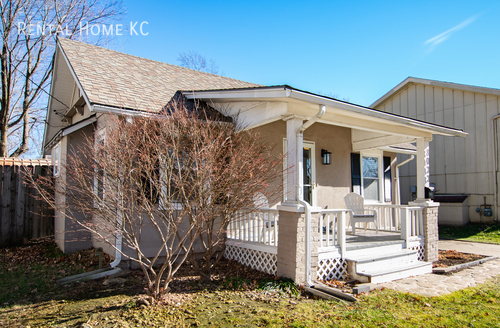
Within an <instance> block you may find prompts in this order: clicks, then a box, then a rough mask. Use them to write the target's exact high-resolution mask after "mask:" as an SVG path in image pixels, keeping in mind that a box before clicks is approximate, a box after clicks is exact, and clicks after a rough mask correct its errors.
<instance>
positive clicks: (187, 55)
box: [177, 50, 219, 74]
mask: <svg viewBox="0 0 500 328" xmlns="http://www.w3.org/2000/svg"><path fill="white" fill-rule="evenodd" d="M177 60H178V61H180V62H181V66H182V67H187V68H191V69H194V70H197V71H201V72H205V73H211V74H219V65H217V63H216V62H215V60H213V59H207V58H206V57H205V56H202V55H200V54H199V53H198V52H196V51H193V50H191V51H189V52H183V53H180V54H179V57H178V58H177Z"/></svg>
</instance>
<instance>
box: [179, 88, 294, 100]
mask: <svg viewBox="0 0 500 328" xmlns="http://www.w3.org/2000/svg"><path fill="white" fill-rule="evenodd" d="M290 93H291V90H290V89H287V88H284V87H275V88H261V89H259V88H257V89H253V88H252V89H246V90H245V89H238V90H230V89H229V90H214V91H211V90H206V91H189V92H183V93H182V94H183V95H184V96H185V97H186V98H187V99H197V98H203V99H242V98H243V99H245V98H287V97H289V96H290Z"/></svg>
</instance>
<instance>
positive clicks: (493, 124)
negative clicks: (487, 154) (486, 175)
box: [491, 114, 500, 220]
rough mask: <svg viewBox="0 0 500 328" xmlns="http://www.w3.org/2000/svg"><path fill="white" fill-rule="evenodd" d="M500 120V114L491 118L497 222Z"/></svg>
mask: <svg viewBox="0 0 500 328" xmlns="http://www.w3.org/2000/svg"><path fill="white" fill-rule="evenodd" d="M499 118H500V114H497V115H495V116H493V117H492V118H491V134H492V135H493V142H492V145H493V153H492V156H491V158H492V161H493V195H494V197H495V198H494V199H493V203H494V204H495V220H498V214H497V209H498V201H497V197H498V196H497V183H498V181H497V147H498V146H497V136H496V129H495V120H497V119H499Z"/></svg>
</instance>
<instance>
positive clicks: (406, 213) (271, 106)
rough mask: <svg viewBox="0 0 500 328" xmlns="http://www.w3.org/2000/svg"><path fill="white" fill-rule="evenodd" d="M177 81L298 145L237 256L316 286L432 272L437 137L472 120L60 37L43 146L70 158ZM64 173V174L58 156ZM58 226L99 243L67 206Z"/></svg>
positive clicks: (233, 246)
mask: <svg viewBox="0 0 500 328" xmlns="http://www.w3.org/2000/svg"><path fill="white" fill-rule="evenodd" d="M178 91H179V92H181V93H182V95H183V96H184V97H185V98H187V99H197V100H202V101H206V102H210V103H213V104H216V105H217V106H221V107H223V108H225V109H227V110H229V111H230V112H232V113H239V114H240V118H242V119H243V120H244V121H245V123H246V124H247V128H249V129H258V130H259V131H260V132H261V135H262V136H263V137H264V138H266V140H269V142H272V143H274V144H278V145H280V147H277V148H276V149H275V152H276V154H279V153H286V154H287V156H286V162H287V163H286V164H285V165H286V166H285V167H289V166H290V165H292V164H293V166H294V167H296V168H297V169H296V170H293V171H290V172H288V174H285V176H284V177H283V179H284V182H285V185H286V191H285V193H284V195H283V199H282V201H281V202H279V203H276V204H269V208H263V209H262V210H261V211H260V212H259V213H256V214H255V215H252V216H248V217H242V218H238V219H237V220H235V221H234V222H233V223H231V225H230V227H229V228H228V231H227V238H228V240H227V243H226V254H225V256H226V257H228V258H231V259H235V260H238V261H240V262H242V263H244V264H247V265H250V266H252V267H254V268H257V269H260V270H262V271H266V272H269V273H272V274H277V275H280V276H286V277H290V278H292V279H294V280H295V281H297V282H299V283H306V282H307V283H309V284H312V281H314V280H317V279H327V278H333V277H336V278H340V277H342V276H344V275H345V274H346V272H347V273H349V275H350V276H352V277H358V278H359V279H361V280H365V281H371V282H382V281H388V280H391V279H396V278H401V277H405V276H409V275H416V274H420V273H426V272H430V270H431V264H430V262H432V261H435V260H437V207H438V205H439V204H437V203H434V202H432V201H430V200H429V199H426V198H425V194H424V188H425V186H428V184H429V142H430V141H431V140H432V138H433V137H434V136H436V135H440V136H441V135H442V136H448V137H464V136H465V135H466V134H465V133H464V132H462V131H461V130H457V129H452V128H448V127H445V126H441V125H437V124H432V123H427V122H423V121H419V120H416V119H411V118H407V117H403V116H400V115H395V114H391V113H385V112H382V111H379V110H374V109H371V108H367V107H363V106H358V105H355V104H351V103H348V102H344V101H340V100H337V99H333V98H329V97H325V96H321V95H317V94H313V93H310V92H306V91H302V90H298V89H295V88H293V87H290V86H287V85H281V86H260V85H256V84H252V83H247V82H242V81H238V80H234V79H230V78H227V77H222V76H216V75H212V74H207V73H202V72H198V71H193V70H190V69H187V68H183V67H178V66H174V65H169V64H164V63H160V62H155V61H151V60H148V59H143V58H138V57H134V56H130V55H126V54H123V53H119V52H115V51H111V50H108V49H104V48H100V47H96V46H92V45H88V44H85V43H80V42H76V41H70V40H66V39H59V40H58V44H57V49H56V53H55V62H54V74H53V79H52V85H51V95H52V97H51V98H50V101H49V107H48V116H47V125H46V130H45V135H44V148H43V151H44V155H51V156H52V158H53V160H54V161H55V162H56V163H64V161H65V159H66V156H67V154H68V151H69V150H70V149H71V147H73V146H75V145H78V144H79V143H80V142H81V141H82V134H86V135H92V134H103V133H104V134H105V124H104V123H103V122H102V117H103V114H115V115H124V116H127V115H130V116H134V115H138V114H140V113H141V112H144V111H159V110H160V109H161V108H162V107H163V106H164V105H165V104H167V103H168V102H169V100H170V99H171V98H172V97H173V96H174V94H176V92H178ZM412 143H415V144H416V146H414V145H413V144H412ZM281 145H282V147H281ZM397 154H414V155H416V161H415V162H416V165H417V167H418V170H417V180H416V183H417V187H418V189H417V190H418V192H417V199H416V200H415V202H412V203H410V204H409V205H406V206H402V205H397V204H394V200H395V199H396V198H397V195H396V194H397V193H396V191H397V188H396V186H395V184H394V183H393V182H392V180H393V177H394V174H395V166H394V165H395V159H396V156H397ZM55 174H56V179H65V177H64V174H63V172H59V171H58V170H57V166H56V171H55ZM351 192H355V193H358V194H360V195H361V196H363V197H364V200H365V208H366V209H371V210H372V211H374V212H376V213H377V215H376V216H375V215H372V218H376V222H371V223H356V218H354V220H353V218H352V217H351V214H352V212H351V211H349V209H346V203H345V200H344V199H345V197H346V196H347V195H348V194H350V193H351ZM60 201H61V202H64V199H61V200H60ZM358 214H359V213H358ZM365 216H366V215H365ZM270 222H272V223H274V224H269V223H270ZM264 223H268V224H264ZM375 223H376V224H375ZM356 227H357V228H358V229H357V230H356V229H355V228H356ZM359 228H365V229H359ZM367 228H368V230H367ZM375 229H376V231H375ZM55 230H56V242H57V244H58V245H59V247H60V248H61V249H62V250H63V251H64V252H72V251H76V250H78V249H82V248H85V247H88V246H90V245H91V244H92V242H93V241H92V238H91V236H89V235H86V234H85V233H83V232H75V226H74V223H73V222H70V221H69V220H68V219H66V217H65V215H64V213H61V212H58V213H56V217H55ZM346 231H352V233H347V232H346Z"/></svg>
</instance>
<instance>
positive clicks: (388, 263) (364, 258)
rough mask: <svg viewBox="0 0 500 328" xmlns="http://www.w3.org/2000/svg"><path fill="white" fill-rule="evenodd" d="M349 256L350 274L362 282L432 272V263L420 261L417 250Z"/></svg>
mask: <svg viewBox="0 0 500 328" xmlns="http://www.w3.org/2000/svg"><path fill="white" fill-rule="evenodd" d="M373 250H374V249H371V252H369V253H367V252H366V251H365V254H362V255H361V254H357V255H350V256H347V270H348V273H349V275H350V276H351V277H352V278H354V279H358V280H360V281H362V282H370V283H375V284H378V283H382V282H388V281H392V280H396V279H402V278H407V277H410V276H415V275H419V274H424V273H430V272H432V263H428V262H420V261H418V254H417V251H413V250H408V249H399V250H392V251H390V252H381V248H380V247H378V248H375V250H376V251H377V252H376V253H374V252H373Z"/></svg>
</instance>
